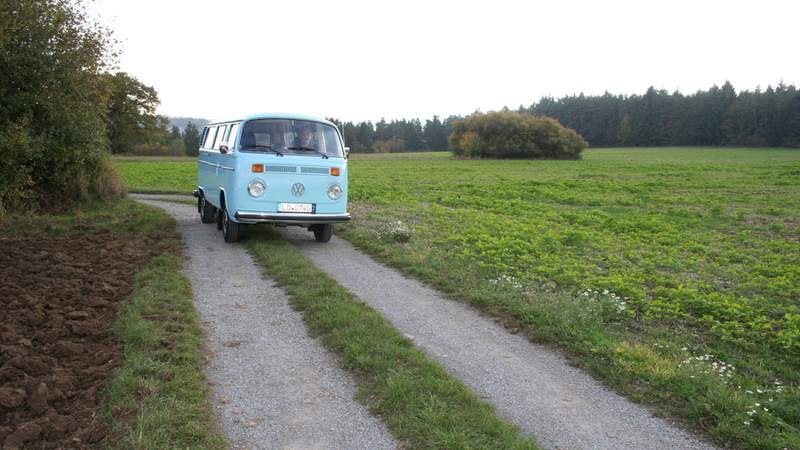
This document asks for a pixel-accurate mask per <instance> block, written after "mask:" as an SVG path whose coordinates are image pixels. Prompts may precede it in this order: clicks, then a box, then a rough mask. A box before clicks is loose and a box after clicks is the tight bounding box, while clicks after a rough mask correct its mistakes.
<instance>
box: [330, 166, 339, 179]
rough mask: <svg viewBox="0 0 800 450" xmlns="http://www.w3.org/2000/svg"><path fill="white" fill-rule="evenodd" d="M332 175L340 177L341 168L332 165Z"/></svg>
mask: <svg viewBox="0 0 800 450" xmlns="http://www.w3.org/2000/svg"><path fill="white" fill-rule="evenodd" d="M331 175H333V176H335V177H338V176H339V168H338V167H331Z"/></svg>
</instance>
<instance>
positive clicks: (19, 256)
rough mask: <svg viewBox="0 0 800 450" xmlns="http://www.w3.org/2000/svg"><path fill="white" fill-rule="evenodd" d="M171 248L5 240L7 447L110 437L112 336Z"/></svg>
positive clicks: (3, 442)
mask: <svg viewBox="0 0 800 450" xmlns="http://www.w3.org/2000/svg"><path fill="white" fill-rule="evenodd" d="M160 251H163V246H162V245H160V244H159V242H158V241H155V240H151V239H150V238H144V237H140V238H133V237H120V236H114V235H111V234H107V233H100V234H84V235H80V236H65V237H42V238H5V237H0V447H2V448H4V449H11V448H17V447H19V448H85V447H89V446H91V444H92V443H94V442H97V441H99V440H100V439H102V438H103V437H105V435H106V427H105V425H104V423H103V421H102V420H101V419H100V418H99V413H100V410H101V409H102V407H103V403H102V398H101V396H100V395H98V393H99V392H100V391H101V390H102V388H103V386H104V385H105V383H106V381H107V380H108V379H109V377H110V376H111V374H112V373H113V371H114V369H115V368H116V367H117V365H118V362H119V361H120V358H121V352H122V346H121V343H120V342H119V340H118V337H117V336H116V334H115V333H114V331H113V330H112V324H113V323H114V321H115V320H116V318H117V311H118V309H119V307H120V306H121V304H122V302H124V301H125V300H126V299H127V297H128V296H129V295H130V293H131V288H132V283H133V275H134V273H136V272H137V271H138V270H140V269H141V268H142V267H143V266H144V264H145V263H146V262H147V261H148V260H149V259H150V258H151V257H152V256H155V255H156V254H157V253H159V252H160Z"/></svg>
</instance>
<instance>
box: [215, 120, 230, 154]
mask: <svg viewBox="0 0 800 450" xmlns="http://www.w3.org/2000/svg"><path fill="white" fill-rule="evenodd" d="M226 127H227V125H220V126H219V127H218V128H217V138H216V139H214V150H219V144H221V143H222V137H223V136H225V128H226Z"/></svg>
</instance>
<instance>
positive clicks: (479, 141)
mask: <svg viewBox="0 0 800 450" xmlns="http://www.w3.org/2000/svg"><path fill="white" fill-rule="evenodd" d="M448 145H449V147H450V150H452V151H453V153H454V154H455V155H456V156H465V157H469V158H521V159H522V158H524V159H580V157H581V152H582V151H583V150H584V149H585V148H586V147H587V146H588V144H587V143H586V141H585V140H584V139H583V138H582V137H581V136H580V135H579V134H578V133H576V132H575V130H572V129H569V128H566V127H564V126H562V125H561V124H560V123H558V121H556V120H554V119H551V118H549V117H536V116H531V115H527V114H520V113H517V112H510V111H504V112H490V113H485V114H484V113H475V114H472V115H471V116H468V117H466V118H465V119H464V120H459V121H457V122H455V124H453V132H452V133H450V136H449V137H448Z"/></svg>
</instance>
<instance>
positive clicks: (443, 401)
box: [248, 228, 538, 449]
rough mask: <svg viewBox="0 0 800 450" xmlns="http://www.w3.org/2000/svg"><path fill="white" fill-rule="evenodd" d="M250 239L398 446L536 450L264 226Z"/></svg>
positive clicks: (254, 250) (254, 251)
mask: <svg viewBox="0 0 800 450" xmlns="http://www.w3.org/2000/svg"><path fill="white" fill-rule="evenodd" d="M250 236H251V237H250V239H248V246H249V249H250V251H251V253H252V254H253V255H254V256H255V258H256V260H257V261H258V262H259V263H260V264H261V265H262V266H263V268H264V271H265V273H266V274H267V275H269V276H270V277H271V278H273V279H275V280H276V281H277V282H278V284H279V285H281V286H282V287H283V288H285V289H286V291H287V292H288V293H289V296H290V298H291V302H292V305H293V306H294V307H295V308H296V309H298V310H300V311H302V312H303V319H304V320H305V322H306V323H307V324H308V327H309V330H310V332H311V333H313V334H314V335H318V336H320V337H321V339H322V342H323V344H324V345H325V346H326V347H327V348H328V349H329V350H331V351H333V352H335V353H336V354H338V355H339V356H340V357H341V361H342V364H343V365H344V367H345V368H346V369H348V370H349V371H351V372H352V373H354V374H355V375H356V379H357V383H358V387H359V394H358V397H359V400H360V401H361V402H362V403H364V404H366V405H367V407H368V408H369V409H370V411H372V412H373V413H375V414H378V415H380V416H381V417H382V418H383V420H384V421H385V422H386V424H387V425H388V427H389V429H390V430H391V431H392V433H393V434H394V436H395V437H396V438H397V439H398V440H399V441H402V442H405V443H406V444H407V445H408V446H409V447H411V448H486V449H490V448H491V449H497V448H504V449H536V448H538V447H537V446H536V444H535V443H534V442H532V441H530V440H527V439H526V438H525V437H523V436H522V435H521V434H520V432H519V430H518V429H516V428H515V427H514V426H512V425H510V424H509V423H507V422H506V421H505V420H503V419H501V418H499V417H498V416H496V415H495V413H494V411H493V409H492V407H491V406H489V405H488V404H487V403H485V402H483V401H481V400H480V399H478V398H477V396H475V394H473V393H472V392H471V391H469V390H468V389H467V388H466V387H465V386H464V385H463V384H462V383H461V382H460V381H459V380H457V379H455V378H453V377H451V376H450V375H448V374H447V373H446V372H445V371H444V370H443V369H442V368H441V367H439V366H438V365H437V364H436V363H434V362H432V361H431V360H430V359H428V358H427V356H425V354H424V353H422V352H421V351H419V350H417V349H415V348H414V347H413V343H412V342H411V341H410V340H409V339H407V338H405V337H403V335H402V334H400V332H398V331H397V330H396V329H395V328H394V327H392V326H391V325H390V324H389V323H388V322H387V321H386V319H384V318H383V317H382V316H381V315H380V314H379V313H377V312H375V311H374V310H373V309H371V308H370V307H368V306H367V305H366V304H364V303H363V302H362V301H361V300H359V299H358V298H356V297H355V296H353V295H352V294H351V293H350V292H349V291H348V290H347V289H345V288H343V287H342V286H340V285H339V284H338V283H336V281H334V280H333V279H332V278H330V277H329V276H328V275H327V274H325V273H324V272H322V271H321V270H319V269H317V268H316V267H315V266H314V265H313V264H312V263H311V262H310V261H309V260H308V259H306V257H305V256H303V254H302V253H300V251H299V250H297V249H296V248H294V247H293V246H292V245H291V244H289V243H288V242H286V241H284V240H283V239H281V238H280V237H279V236H277V235H276V234H274V233H273V232H272V231H271V230H269V229H266V228H262V229H261V230H252V231H251V235H250Z"/></svg>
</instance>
